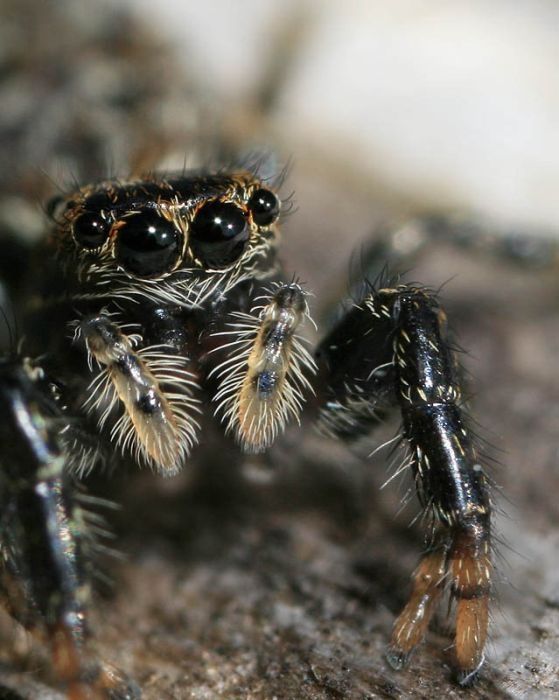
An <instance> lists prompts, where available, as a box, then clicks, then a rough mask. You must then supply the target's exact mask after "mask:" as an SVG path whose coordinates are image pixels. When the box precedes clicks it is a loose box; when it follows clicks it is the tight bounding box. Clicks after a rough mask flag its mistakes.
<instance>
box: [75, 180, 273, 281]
mask: <svg viewBox="0 0 559 700" xmlns="http://www.w3.org/2000/svg"><path fill="white" fill-rule="evenodd" d="M96 196H97V195H94V196H93V197H92V198H91V199H94V198H95V197H96ZM90 201H91V200H87V201H86V209H85V211H83V212H82V213H81V214H80V215H79V216H78V217H77V218H76V219H75V221H73V223H72V232H73V236H74V239H75V241H76V243H77V244H78V245H79V246H81V247H82V248H85V249H86V250H90V251H93V250H96V249H98V248H100V247H101V246H102V245H103V244H104V243H105V241H106V240H107V238H108V237H109V234H110V233H111V231H113V230H115V231H116V241H115V258H116V260H117V263H118V264H119V265H120V266H121V267H122V268H123V269H124V270H126V271H127V272H130V273H131V274H134V275H139V276H143V277H157V276H159V275H162V274H165V273H167V272H170V271H172V270H173V269H174V268H175V267H176V266H177V264H178V262H179V260H180V258H181V255H182V250H183V234H182V232H181V231H180V230H179V229H178V228H177V226H176V225H175V224H174V223H173V222H172V221H169V220H168V219H166V218H164V217H163V216H161V215H160V214H159V213H158V212H157V211H156V210H155V209H147V210H139V211H133V212H130V213H129V214H127V215H125V216H123V217H122V218H120V219H119V220H118V221H116V222H113V221H112V220H111V219H110V218H109V217H108V216H106V215H105V213H104V210H102V209H95V211H94V210H93V209H94V208H93V207H92V206H91V204H90ZM105 211H106V210H105ZM279 211H280V203H279V200H278V198H277V197H276V195H275V194H274V193H273V192H270V191H269V190H265V189H262V188H261V189H258V190H256V191H255V192H254V193H253V195H252V196H251V198H250V200H249V202H248V212H247V211H245V210H244V209H242V208H241V207H240V206H238V205H237V204H233V203H232V202H222V201H219V200H214V201H209V202H207V203H205V204H203V205H202V206H201V207H200V208H199V209H198V211H197V212H196V214H195V216H194V219H193V220H192V221H191V223H190V227H189V236H188V242H189V246H190V249H191V251H192V254H193V255H194V257H195V258H196V259H198V260H200V261H201V262H202V263H203V264H204V265H206V266H208V267H216V268H220V267H226V266H227V265H230V264H231V263H233V262H235V261H236V260H238V259H239V258H240V256H241V255H242V253H243V252H244V250H245V249H246V247H247V245H248V241H249V235H250V226H249V213H250V216H251V217H252V221H253V222H254V223H255V224H256V225H257V226H269V225H270V224H272V223H274V221H276V219H277V218H278V216H279Z"/></svg>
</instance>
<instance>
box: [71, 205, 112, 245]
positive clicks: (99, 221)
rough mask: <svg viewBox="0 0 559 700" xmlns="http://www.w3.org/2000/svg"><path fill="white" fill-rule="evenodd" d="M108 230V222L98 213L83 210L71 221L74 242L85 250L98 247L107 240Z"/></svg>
mask: <svg viewBox="0 0 559 700" xmlns="http://www.w3.org/2000/svg"><path fill="white" fill-rule="evenodd" d="M109 231H110V224H109V222H108V221H105V219H103V217H102V216H101V215H100V214H93V213H90V212H84V213H83V214H81V215H80V216H78V218H77V219H76V220H75V221H74V222H73V223H72V232H73V234H74V239H75V241H76V243H78V245H80V246H81V247H82V248H87V250H95V249H96V248H100V247H101V246H102V245H103V243H104V242H105V241H106V240H107V238H108V235H109Z"/></svg>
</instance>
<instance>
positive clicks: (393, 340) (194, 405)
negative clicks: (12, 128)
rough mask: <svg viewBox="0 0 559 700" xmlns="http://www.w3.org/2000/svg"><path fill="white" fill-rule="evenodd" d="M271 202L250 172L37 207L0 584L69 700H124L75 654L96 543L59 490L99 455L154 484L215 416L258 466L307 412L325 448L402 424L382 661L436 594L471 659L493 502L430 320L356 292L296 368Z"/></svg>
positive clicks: (74, 500)
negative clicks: (402, 545) (409, 498)
mask: <svg viewBox="0 0 559 700" xmlns="http://www.w3.org/2000/svg"><path fill="white" fill-rule="evenodd" d="M281 208H282V207H281V202H280V199H279V198H278V196H277V194H276V193H275V192H274V188H273V187H272V186H271V184H270V182H268V181H263V180H261V179H259V177H258V175H257V174H255V173H253V172H250V171H249V170H233V171H231V172H226V171H217V172H214V173H210V172H205V171H186V172H183V173H182V174H178V175H173V176H167V175H162V174H160V175H151V176H149V177H146V178H144V179H140V180H131V181H109V182H101V183H98V184H94V185H88V186H86V187H82V188H80V189H77V190H76V191H74V192H71V193H70V194H68V195H66V196H63V197H59V198H57V199H55V200H53V202H51V204H50V205H49V207H48V212H49V215H50V218H51V220H52V225H51V228H52V230H51V233H50V236H49V237H48V239H47V240H46V241H45V243H44V244H42V245H41V248H40V250H39V251H38V255H37V262H38V264H37V265H36V266H35V267H34V268H33V269H34V270H35V271H37V270H39V272H38V273H37V272H34V273H33V275H32V279H30V280H29V285H28V286H29V290H30V294H29V303H28V305H27V312H26V316H25V326H24V334H25V343H26V345H25V349H26V357H25V358H23V357H22V356H21V355H20V354H18V353H13V354H12V355H7V356H5V357H4V358H3V359H2V360H1V361H0V412H1V425H2V430H3V435H5V436H9V438H8V439H4V440H3V453H2V455H1V459H2V463H1V471H0V476H1V479H2V491H1V493H2V499H3V503H2V505H3V508H2V521H1V543H2V553H3V569H2V576H1V590H2V594H3V600H4V603H5V605H6V607H7V609H8V610H9V611H10V613H11V614H12V615H13V617H14V618H15V619H17V620H18V621H19V622H21V623H22V624H23V625H24V626H25V627H26V628H28V629H32V630H34V631H38V632H41V633H42V634H43V635H44V637H45V639H46V641H47V642H48V643H49V644H50V646H51V649H52V656H53V661H54V666H55V669H56V673H57V674H58V676H59V678H60V681H61V682H62V683H64V685H65V687H66V689H67V692H68V695H69V697H72V698H85V697H92V696H95V697H106V696H110V697H132V696H134V695H135V694H137V693H138V691H137V690H136V689H135V687H134V684H133V683H132V682H128V681H127V680H126V679H125V678H124V677H123V676H122V675H121V674H120V673H119V672H117V671H115V670H114V669H111V668H109V667H107V666H106V665H104V664H101V663H96V662H95V661H94V658H95V657H94V655H93V654H92V653H90V652H89V651H88V644H87V638H88V633H87V607H88V598H89V586H88V580H89V579H88V574H87V561H88V558H89V557H90V555H91V551H90V550H91V548H92V547H94V544H93V543H92V541H91V539H92V538H91V536H90V535H89V534H88V528H87V521H88V514H87V509H85V508H84V506H83V503H82V501H81V500H80V496H79V494H78V495H76V487H75V479H76V475H77V477H79V476H80V475H81V474H83V473H85V472H87V471H89V470H90V469H92V468H93V467H94V466H95V464H96V462H98V461H99V460H102V459H110V460H111V461H112V462H113V463H114V462H115V461H120V460H125V461H132V462H134V463H136V464H147V465H149V466H150V467H152V468H153V469H154V470H156V471H157V472H159V473H160V474H161V475H163V476H172V475H174V474H176V473H177V472H178V471H179V470H180V469H181V468H182V467H183V466H184V464H185V462H186V461H187V458H188V456H189V453H190V452H191V451H192V450H194V449H195V448H196V443H197V440H198V437H199V432H200V424H199V420H200V416H202V415H205V416H206V418H205V419H206V420H209V419H210V418H208V415H209V414H212V413H214V412H215V414H216V415H217V416H218V417H219V419H220V421H221V422H222V424H223V426H224V429H225V431H227V432H228V433H230V434H232V436H234V438H235V440H236V442H237V443H238V444H239V446H240V449H242V450H243V451H244V452H252V453H255V452H261V451H263V450H265V449H266V448H268V447H269V446H270V445H271V444H272V443H273V442H274V440H275V438H276V437H277V436H278V434H279V433H281V432H282V431H283V429H284V427H285V426H286V424H287V423H288V422H290V421H297V420H298V419H299V416H300V414H301V412H302V411H303V408H304V404H305V401H306V400H307V399H309V402H308V408H309V410H310V411H311V412H314V416H315V419H316V422H317V424H318V425H319V427H320V428H321V429H322V431H323V432H324V433H325V434H327V435H328V436H329V437H330V438H333V439H339V440H344V441H349V440H352V439H354V438H356V437H357V436H360V435H365V434H368V433H370V432H371V431H372V430H373V429H374V428H375V426H376V425H377V424H378V423H379V422H380V420H381V418H382V416H384V415H385V414H386V412H387V411H389V410H391V409H396V408H397V409H399V410H400V412H401V417H402V426H403V434H402V442H403V444H404V445H405V447H406V458H405V462H404V468H407V467H409V468H410V469H411V471H412V473H413V476H414V478H415V484H416V487H417V492H418V495H419V499H420V502H421V505H422V508H423V510H424V512H425V514H426V516H427V517H428V521H429V522H430V527H429V538H428V547H427V549H426V551H425V553H424V554H423V556H422V557H421V560H420V563H419V566H418V567H417V569H416V571H415V572H414V573H413V575H412V591H411V595H410V598H409V601H408V603H407V605H406V606H405V607H404V609H403V611H402V612H401V614H400V615H399V617H398V618H397V620H396V622H395V625H394V630H393V634H392V639H391V641H390V644H389V647H388V652H387V659H388V661H389V663H390V664H391V665H392V666H394V667H395V668H400V667H402V666H403V665H404V664H405V663H406V661H407V660H408V657H409V656H410V655H411V653H412V652H413V650H414V649H415V648H416V647H417V645H418V644H419V643H420V642H421V640H422V639H423V637H424V635H425V633H426V631H427V628H428V625H429V621H430V619H431V617H432V615H433V613H434V611H435V608H436V606H437V603H438V602H439V601H440V599H441V597H442V595H443V593H444V592H445V591H447V592H448V593H449V594H450V596H451V599H452V600H453V601H454V603H455V622H454V625H455V641H454V661H453V665H454V668H455V672H456V677H457V680H458V682H459V683H460V684H462V685H467V684H470V683H471V682H473V681H474V679H475V677H476V674H477V671H478V669H479V668H480V666H481V665H482V663H483V659H484V645H485V641H486V634H487V625H488V601H489V595H490V586H491V570H492V564H491V558H490V510H491V508H490V500H489V494H488V482H487V477H486V475H485V473H484V469H483V466H482V465H481V464H480V459H481V458H480V457H479V456H478V453H477V451H476V447H475V444H474V443H475V440H474V438H473V436H472V432H471V430H470V426H469V423H468V420H467V418H466V417H465V415H464V411H463V408H462V405H461V385H460V380H459V374H460V373H459V368H458V364H457V361H456V357H455V353H454V351H453V349H452V347H451V344H450V341H449V340H448V336H447V330H446V317H445V314H444V311H443V310H442V308H441V307H440V305H439V302H438V300H437V296H436V295H435V294H434V293H432V292H431V291H429V290H427V289H425V288H421V287H419V286H417V285H411V284H403V283H393V284H388V283H384V284H378V285H367V286H366V291H365V293H364V295H363V297H362V298H361V299H360V300H358V301H357V302H356V303H355V304H354V305H353V306H352V307H351V309H350V310H349V311H347V312H346V313H345V314H344V315H342V317H341V320H339V322H338V323H337V324H336V325H335V326H334V328H333V329H332V330H330V331H329V332H328V333H327V335H326V336H325V338H324V339H323V340H322V342H321V343H320V344H319V347H318V349H317V352H316V355H315V357H316V360H315V359H313V356H312V355H311V354H310V353H309V352H308V351H307V349H306V348H305V345H304V342H303V339H302V338H301V337H300V330H301V328H302V326H303V325H304V324H305V323H307V322H308V321H309V320H310V319H309V309H308V303H307V293H306V292H305V291H304V289H303V286H302V285H301V284H300V283H298V282H296V281H291V282H287V281H285V278H284V277H282V274H281V271H280V270H279V269H278V265H277V263H276V259H275V254H276V247H277V242H278V236H279V231H278V222H279V220H280V219H281ZM27 355H28V357H27ZM29 357H37V358H39V359H36V360H33V359H29ZM107 455H109V457H107Z"/></svg>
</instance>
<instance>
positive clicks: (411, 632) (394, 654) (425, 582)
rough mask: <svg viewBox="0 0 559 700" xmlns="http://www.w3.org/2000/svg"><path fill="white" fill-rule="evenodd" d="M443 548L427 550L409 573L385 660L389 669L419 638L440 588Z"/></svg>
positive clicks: (402, 659)
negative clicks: (409, 582)
mask: <svg viewBox="0 0 559 700" xmlns="http://www.w3.org/2000/svg"><path fill="white" fill-rule="evenodd" d="M446 554H447V550H446V548H442V549H438V550H435V551H432V552H429V553H427V554H426V555H425V556H424V557H423V558H422V559H421V561H420V563H419V566H418V567H417V569H416V570H415V571H414V573H413V575H412V581H413V586H412V592H411V596H410V599H409V601H408V602H407V604H406V606H405V607H404V609H403V610H402V612H401V613H400V615H399V616H398V618H397V619H396V621H395V623H394V628H393V630H392V638H391V641H390V646H389V647H388V649H387V651H386V659H387V661H388V663H389V664H390V665H391V666H392V668H394V669H396V670H400V669H401V668H403V667H404V666H405V665H406V663H407V662H408V660H409V657H410V656H411V654H412V653H413V651H414V649H415V648H416V647H417V645H418V644H420V643H421V642H422V641H423V638H424V637H425V633H426V632H427V628H428V627H429V622H430V620H431V617H432V616H433V613H434V612H435V608H436V604H437V602H438V601H439V598H440V596H441V593H442V591H443V584H444V577H445V569H446V566H445V563H446Z"/></svg>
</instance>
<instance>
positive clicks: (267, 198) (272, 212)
mask: <svg viewBox="0 0 559 700" xmlns="http://www.w3.org/2000/svg"><path fill="white" fill-rule="evenodd" d="M248 208H249V209H250V211H251V212H252V219H253V221H254V223H255V224H256V225H257V226H269V225H270V224H273V223H274V221H275V220H276V219H277V218H278V216H279V212H280V202H279V199H278V198H277V197H276V195H275V194H274V193H273V192H270V190H265V189H259V190H256V192H254V194H253V195H252V197H251V198H250V200H249V203H248Z"/></svg>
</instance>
